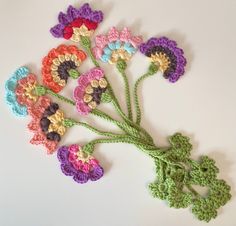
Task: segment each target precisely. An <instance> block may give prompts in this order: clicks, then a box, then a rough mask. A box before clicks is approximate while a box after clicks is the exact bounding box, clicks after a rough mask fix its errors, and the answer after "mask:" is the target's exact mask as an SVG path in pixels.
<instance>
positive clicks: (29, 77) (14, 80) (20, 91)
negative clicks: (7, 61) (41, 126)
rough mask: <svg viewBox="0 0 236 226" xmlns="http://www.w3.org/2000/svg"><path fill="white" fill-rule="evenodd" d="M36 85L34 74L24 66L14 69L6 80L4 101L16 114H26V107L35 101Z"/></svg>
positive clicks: (36, 97)
mask: <svg viewBox="0 0 236 226" xmlns="http://www.w3.org/2000/svg"><path fill="white" fill-rule="evenodd" d="M36 85H37V80H36V76H35V75H33V74H30V73H29V70H28V68H26V67H21V68H19V69H18V70H16V71H15V72H14V73H13V75H12V76H11V78H10V79H8V80H7V82H6V84H5V88H6V102H7V103H8V104H9V105H10V106H11V108H12V111H13V112H14V113H15V114H16V115H17V116H26V115H27V114H28V111H27V108H29V107H31V106H33V105H34V104H35V103H36V102H37V100H38V96H37V94H36V92H35V87H36Z"/></svg>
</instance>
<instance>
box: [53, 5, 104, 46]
mask: <svg viewBox="0 0 236 226" xmlns="http://www.w3.org/2000/svg"><path fill="white" fill-rule="evenodd" d="M102 20H103V13H102V11H96V10H95V11H93V10H92V9H91V7H90V5H89V4H88V3H85V4H83V5H82V6H81V7H80V8H79V9H76V8H74V7H73V6H71V5H70V6H69V7H68V8H67V13H63V12H60V13H59V15H58V21H59V24H57V25H55V26H54V27H52V28H51V29H50V32H51V34H52V35H53V36H54V37H56V38H65V39H70V40H72V41H74V42H79V41H80V36H86V37H90V36H91V35H92V34H93V32H94V31H95V30H96V28H97V26H98V24H99V23H101V22H102Z"/></svg>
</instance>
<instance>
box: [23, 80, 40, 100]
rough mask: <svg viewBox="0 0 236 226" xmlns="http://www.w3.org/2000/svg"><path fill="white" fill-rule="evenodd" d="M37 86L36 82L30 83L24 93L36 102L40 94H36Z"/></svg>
mask: <svg viewBox="0 0 236 226" xmlns="http://www.w3.org/2000/svg"><path fill="white" fill-rule="evenodd" d="M35 88H36V82H34V84H28V85H27V86H26V87H25V88H24V89H25V93H24V95H25V96H26V97H27V98H28V99H30V100H32V101H34V102H36V101H37V100H38V96H37V95H36V93H35Z"/></svg>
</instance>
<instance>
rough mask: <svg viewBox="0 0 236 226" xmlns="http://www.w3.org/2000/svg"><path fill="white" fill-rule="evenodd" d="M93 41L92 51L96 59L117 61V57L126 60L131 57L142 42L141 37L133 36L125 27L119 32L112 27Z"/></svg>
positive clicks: (110, 61)
mask: <svg viewBox="0 0 236 226" xmlns="http://www.w3.org/2000/svg"><path fill="white" fill-rule="evenodd" d="M95 42H96V47H95V48H94V49H93V51H94V54H95V56H96V58H97V59H101V60H102V61H103V62H109V63H117V61H118V60H119V59H122V60H125V61H128V60H129V59H130V58H131V57H132V55H133V54H134V53H135V52H136V50H137V48H138V46H139V45H140V44H141V43H142V37H141V36H133V35H132V34H131V32H130V30H129V29H128V28H127V27H125V28H124V29H123V30H122V31H121V32H119V31H118V30H117V29H116V28H115V27H112V28H111V29H110V30H109V32H108V34H107V35H98V36H97V37H96V39H95Z"/></svg>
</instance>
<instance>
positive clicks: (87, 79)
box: [74, 68, 108, 115]
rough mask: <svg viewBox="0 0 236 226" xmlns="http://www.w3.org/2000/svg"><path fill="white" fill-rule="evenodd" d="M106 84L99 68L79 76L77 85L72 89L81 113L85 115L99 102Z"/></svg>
mask: <svg viewBox="0 0 236 226" xmlns="http://www.w3.org/2000/svg"><path fill="white" fill-rule="evenodd" d="M107 85H108V84H107V81H106V79H105V78H104V72H103V70H102V69H101V68H93V69H91V70H90V71H88V72H87V73H85V74H82V75H81V76H80V78H79V79H78V86H77V87H76V88H75V90H74V99H75V101H76V108H77V110H78V112H79V113H80V114H81V115H87V114H88V113H89V112H90V111H91V110H92V109H95V108H96V107H97V105H99V104H100V102H101V97H102V94H103V93H104V92H105V91H106V89H107Z"/></svg>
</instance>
